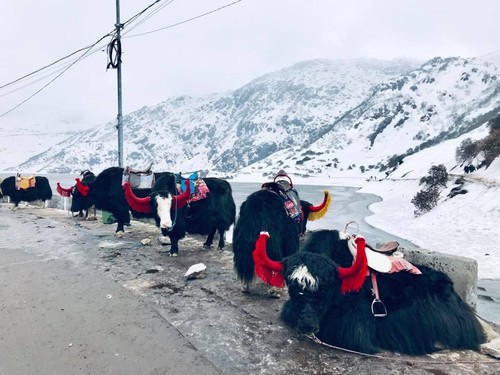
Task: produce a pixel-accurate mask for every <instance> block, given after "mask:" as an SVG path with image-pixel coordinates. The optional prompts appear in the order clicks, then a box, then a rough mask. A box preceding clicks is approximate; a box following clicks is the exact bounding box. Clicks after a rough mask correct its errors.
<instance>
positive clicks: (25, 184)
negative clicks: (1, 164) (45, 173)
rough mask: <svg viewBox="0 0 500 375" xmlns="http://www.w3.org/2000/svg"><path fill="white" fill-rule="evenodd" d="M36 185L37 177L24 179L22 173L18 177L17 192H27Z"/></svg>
mask: <svg viewBox="0 0 500 375" xmlns="http://www.w3.org/2000/svg"><path fill="white" fill-rule="evenodd" d="M35 185H36V177H35V176H34V175H33V176H29V177H23V176H21V174H20V173H18V174H17V175H16V190H26V189H29V188H32V187H35Z"/></svg>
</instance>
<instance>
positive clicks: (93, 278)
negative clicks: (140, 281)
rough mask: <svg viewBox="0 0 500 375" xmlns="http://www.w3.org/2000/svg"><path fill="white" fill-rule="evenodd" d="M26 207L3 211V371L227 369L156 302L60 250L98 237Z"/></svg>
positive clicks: (69, 374)
mask: <svg viewBox="0 0 500 375" xmlns="http://www.w3.org/2000/svg"><path fill="white" fill-rule="evenodd" d="M24 211H25V212H23V210H18V211H16V212H12V211H10V210H7V209H6V207H1V209H0V254H1V263H0V317H1V319H0V374H1V375H30V374H47V375H49V374H50V375H58V374H61V375H62V374H64V375H77V374H120V375H126V374H131V375H132V374H133V375H138V374H155V375H160V374H169V375H170V374H183V375H186V374H219V373H220V371H219V370H218V369H217V368H216V367H215V366H214V365H213V364H212V363H211V362H209V361H208V360H207V359H206V358H204V356H203V355H202V354H200V353H199V352H198V351H197V350H196V348H195V347H194V346H193V345H191V343H190V342H189V341H188V340H187V339H186V338H185V337H183V336H182V334H181V333H180V332H179V331H178V330H177V329H175V328H174V327H173V326H172V325H170V324H169V323H168V322H167V321H165V319H163V318H162V317H161V316H160V315H159V314H158V313H157V311H155V310H154V309H153V308H152V307H151V305H150V304H148V303H146V302H144V301H142V300H141V299H140V298H137V296H135V295H133V294H132V293H131V292H129V291H128V290H126V289H124V288H123V287H121V286H120V285H118V284H117V283H116V282H115V281H114V280H113V279H112V278H110V277H106V276H104V277H103V275H102V273H100V274H99V273H97V272H96V271H95V270H93V269H92V268H91V267H88V266H86V267H85V266H83V267H80V266H82V265H81V264H75V263H74V262H73V261H72V260H71V259H63V258H62V257H61V258H59V256H58V255H57V251H61V252H64V253H66V255H68V254H71V253H74V254H76V253H78V252H84V251H89V250H90V249H91V248H95V246H96V241H95V240H96V239H95V237H92V236H85V237H84V234H85V233H84V232H81V231H77V230H75V228H74V227H73V228H72V227H71V226H62V227H61V226H59V225H58V228H55V225H54V223H53V222H51V221H50V220H46V219H43V218H41V217H40V216H38V215H27V213H26V210H24ZM56 230H57V232H56ZM47 233H49V234H53V235H54V236H51V235H49V236H47ZM43 247H54V248H56V247H57V248H59V250H57V251H55V252H54V251H52V252H51V254H50V255H47V253H46V254H43V253H42V252H40V251H39V250H40V248H43ZM75 266H76V267H75Z"/></svg>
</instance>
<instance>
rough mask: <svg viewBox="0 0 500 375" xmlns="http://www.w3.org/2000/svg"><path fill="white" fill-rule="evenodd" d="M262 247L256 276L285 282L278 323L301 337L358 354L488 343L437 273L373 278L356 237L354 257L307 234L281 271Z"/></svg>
mask: <svg viewBox="0 0 500 375" xmlns="http://www.w3.org/2000/svg"><path fill="white" fill-rule="evenodd" d="M268 237H269V235H267V238H268ZM265 241H266V234H265V233H264V234H261V236H260V237H259V240H258V241H257V243H256V246H255V251H254V257H255V259H257V260H258V264H259V268H260V269H261V272H260V274H264V275H266V274H267V275H269V274H272V275H273V278H272V280H273V282H275V283H281V282H283V281H285V282H286V285H287V287H288V296H289V298H288V300H287V301H286V302H285V304H284V305H283V308H282V311H281V318H282V320H283V321H284V322H285V323H286V324H287V325H288V326H289V327H290V328H292V329H294V330H296V331H297V332H299V333H302V334H308V335H311V334H314V335H315V336H316V337H317V338H318V339H319V340H321V341H323V342H325V343H327V344H330V345H335V346H339V347H342V348H345V349H349V350H355V351H359V352H363V353H374V352H379V351H383V350H389V351H394V352H399V353H405V354H411V355H421V354H428V353H432V352H434V351H438V350H442V349H473V350H479V347H480V345H481V344H482V343H484V342H485V341H486V335H485V332H484V331H483V328H482V326H481V323H480V322H479V320H478V319H477V318H476V316H475V314H474V311H473V309H472V308H471V307H470V306H469V305H467V304H466V303H465V302H464V301H463V300H462V299H461V298H460V297H459V295H458V294H457V293H456V292H455V290H454V288H453V282H452V281H451V280H450V278H449V277H448V276H447V275H445V274H444V273H442V272H439V271H435V270H433V269H431V268H428V267H425V266H421V265H411V264H410V263H408V264H410V266H411V267H408V268H405V270H401V269H397V270H395V271H393V269H391V270H390V271H389V272H388V273H382V272H377V271H375V270H374V269H373V268H371V266H370V264H371V263H370V261H371V259H374V257H373V254H372V253H370V251H371V250H368V249H366V246H367V245H366V244H365V240H364V238H362V237H360V236H358V237H355V246H356V248H355V256H354V257H353V255H352V253H351V251H350V248H351V247H352V246H351V245H350V244H349V241H352V239H350V238H346V236H342V235H341V234H339V232H338V231H335V230H320V231H315V232H312V233H310V235H309V236H308V238H307V239H306V241H305V243H304V244H303V246H301V249H300V251H299V252H297V253H295V254H293V255H290V256H288V257H286V258H284V259H283V261H282V262H280V264H278V263H277V262H274V261H272V260H270V259H269V258H267V257H266V250H265ZM367 253H368V256H367ZM378 255H379V256H381V257H385V255H380V254H378ZM399 261H400V260H397V259H396V258H394V262H396V263H398V262H399ZM389 264H392V261H391V260H389ZM373 267H375V263H373ZM256 270H257V264H256ZM262 270H264V272H262ZM417 271H418V272H417ZM278 273H279V277H278V276H277V274H278ZM373 275H375V280H376V281H375V282H374V281H373V280H374V276H373ZM367 276H370V277H367ZM272 285H274V284H272ZM375 291H376V292H375ZM374 293H376V294H375V296H380V298H381V300H383V304H384V305H385V309H386V311H385V314H378V313H377V312H376V311H374V310H372V309H373V306H374V305H373V302H374V301H375V299H374V298H375V296H374ZM377 301H380V299H378V298H377Z"/></svg>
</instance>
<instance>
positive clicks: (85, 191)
mask: <svg viewBox="0 0 500 375" xmlns="http://www.w3.org/2000/svg"><path fill="white" fill-rule="evenodd" d="M75 181H76V188H77V189H78V192H79V193H80V194H81V195H83V196H84V197H86V196H87V195H89V190H90V187H88V186H85V185H83V184H82V182H81V181H80V179H79V178H75Z"/></svg>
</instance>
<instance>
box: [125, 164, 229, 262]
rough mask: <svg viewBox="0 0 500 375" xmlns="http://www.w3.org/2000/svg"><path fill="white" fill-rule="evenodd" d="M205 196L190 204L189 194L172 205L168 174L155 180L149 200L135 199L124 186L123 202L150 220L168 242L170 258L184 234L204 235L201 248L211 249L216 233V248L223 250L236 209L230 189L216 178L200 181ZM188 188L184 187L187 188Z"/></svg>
mask: <svg viewBox="0 0 500 375" xmlns="http://www.w3.org/2000/svg"><path fill="white" fill-rule="evenodd" d="M203 181H204V183H205V184H206V187H207V188H208V191H209V193H208V194H207V196H206V197H205V198H203V199H199V200H196V201H192V202H191V201H190V195H191V194H190V193H191V192H190V190H189V189H188V190H187V191H186V192H184V193H182V194H181V195H185V194H187V198H186V199H182V200H177V201H174V202H172V201H171V197H174V198H175V196H176V194H177V184H176V181H175V176H174V175H173V174H171V173H168V174H164V175H163V176H162V177H160V178H158V179H157V180H156V182H155V185H154V187H153V189H152V191H151V194H150V196H149V197H145V198H142V199H141V198H138V197H136V196H135V195H134V193H133V192H132V191H131V189H129V187H128V186H127V185H126V186H125V187H126V195H127V201H128V202H129V204H130V206H131V207H132V208H133V209H135V210H136V211H140V212H142V213H143V214H146V215H149V216H150V217H154V219H155V220H156V225H157V226H158V227H159V228H160V229H161V231H162V234H163V235H164V236H168V237H169V238H170V242H171V248H170V255H172V256H176V255H177V254H178V252H179V246H178V241H179V240H180V239H182V238H184V236H185V234H186V232H187V233H191V234H203V235H207V240H206V241H205V243H204V245H203V246H204V247H205V248H209V247H211V246H212V243H213V239H214V236H215V234H216V232H217V231H218V233H219V243H218V248H219V249H223V248H224V236H225V232H226V231H227V230H229V228H230V227H231V225H232V224H234V221H235V217H236V205H235V203H234V199H233V195H232V189H231V185H230V184H229V183H228V182H227V181H225V180H221V179H219V178H214V177H207V178H204V179H203ZM189 185H190V184H189V183H188V186H189Z"/></svg>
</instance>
